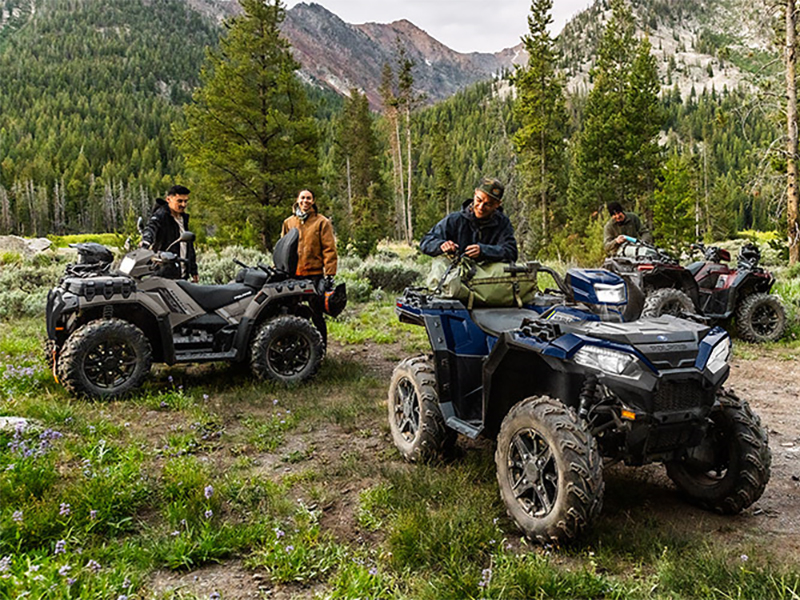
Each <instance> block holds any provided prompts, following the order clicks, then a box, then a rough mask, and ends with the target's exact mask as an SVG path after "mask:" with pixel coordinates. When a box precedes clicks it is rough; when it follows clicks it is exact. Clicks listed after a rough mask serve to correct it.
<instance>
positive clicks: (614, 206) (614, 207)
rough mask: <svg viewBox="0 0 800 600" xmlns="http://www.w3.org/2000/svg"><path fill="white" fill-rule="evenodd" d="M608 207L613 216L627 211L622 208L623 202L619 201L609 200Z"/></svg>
mask: <svg viewBox="0 0 800 600" xmlns="http://www.w3.org/2000/svg"><path fill="white" fill-rule="evenodd" d="M606 208H607V209H608V214H610V215H612V216H613V215H616V214H618V213H624V212H625V209H624V208H622V204H620V203H619V202H609V203H608V204H606Z"/></svg>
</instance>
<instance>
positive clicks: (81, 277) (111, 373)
mask: <svg viewBox="0 0 800 600" xmlns="http://www.w3.org/2000/svg"><path fill="white" fill-rule="evenodd" d="M184 236H185V238H184V237H182V238H181V240H184V241H186V240H190V239H192V238H193V234H191V233H188V232H187V233H185V234H184ZM77 249H78V252H79V262H78V263H77V264H75V265H69V266H68V267H67V270H66V273H65V275H64V277H63V278H62V279H61V281H60V283H59V285H58V286H57V287H56V288H54V289H53V290H51V291H50V293H49V294H48V298H47V336H48V349H49V352H50V363H51V366H52V368H53V374H54V375H55V376H56V379H57V380H58V381H59V382H60V383H61V384H63V385H64V387H65V388H67V389H68V390H69V391H70V392H71V393H73V394H76V395H85V396H92V397H98V398H113V397H117V396H121V395H124V394H126V393H129V392H131V391H133V390H135V389H136V388H138V387H139V386H140V385H141V384H142V382H143V381H144V379H145V377H146V376H147V373H148V372H149V370H150V365H151V363H152V362H153V361H155V362H164V363H167V364H170V365H171V364H175V363H196V362H209V361H220V360H224V361H231V362H243V361H249V364H250V368H251V370H252V372H253V374H254V375H255V376H256V377H259V378H262V379H273V380H277V381H281V382H286V383H292V382H300V381H305V380H307V379H309V378H310V377H313V376H314V374H315V373H316V372H317V370H318V369H319V366H320V363H321V361H322V358H323V356H324V353H325V318H324V315H323V312H326V313H327V314H329V315H332V316H336V315H338V314H339V313H340V312H341V311H342V310H343V309H344V306H345V304H346V290H345V288H344V284H341V285H339V286H338V287H337V288H336V290H328V289H325V288H324V283H323V282H322V281H320V282H318V283H315V282H313V281H311V280H308V279H297V278H295V277H293V275H292V274H293V273H294V272H295V270H296V266H297V230H292V232H290V233H289V234H287V235H286V236H284V237H283V238H281V240H280V241H279V242H278V244H276V246H275V251H274V254H273V255H274V258H275V266H274V267H267V266H264V265H259V266H258V267H246V266H245V268H243V269H242V270H241V271H240V272H239V274H238V275H237V278H236V281H235V282H233V283H230V284H228V285H211V286H206V285H197V284H194V283H190V282H188V281H184V280H181V279H172V278H170V277H162V276H159V275H157V274H156V273H162V272H166V273H174V272H175V266H176V264H177V262H178V261H179V260H180V259H179V258H178V257H177V256H176V255H175V254H173V253H171V252H159V253H154V252H152V251H150V250H147V249H143V248H140V249H138V250H134V251H133V252H130V253H129V254H127V255H126V256H125V257H124V259H123V260H122V262H121V264H120V267H119V270H118V271H112V270H111V269H110V264H111V253H110V252H109V251H108V249H106V248H104V247H102V246H99V245H97V244H91V245H87V244H79V245H77ZM178 266H179V265H178ZM178 272H179V271H178Z"/></svg>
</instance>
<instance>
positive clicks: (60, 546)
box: [53, 540, 67, 554]
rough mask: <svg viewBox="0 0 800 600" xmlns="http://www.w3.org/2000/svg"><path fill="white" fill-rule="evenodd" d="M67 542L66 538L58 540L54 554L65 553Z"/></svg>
mask: <svg viewBox="0 0 800 600" xmlns="http://www.w3.org/2000/svg"><path fill="white" fill-rule="evenodd" d="M66 548H67V542H66V540H58V541H57V542H56V549H55V552H53V554H64V553H65V552H66V551H67V549H66Z"/></svg>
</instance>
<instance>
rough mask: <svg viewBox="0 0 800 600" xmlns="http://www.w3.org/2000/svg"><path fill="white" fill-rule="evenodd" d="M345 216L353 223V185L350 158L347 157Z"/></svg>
mask: <svg viewBox="0 0 800 600" xmlns="http://www.w3.org/2000/svg"><path fill="white" fill-rule="evenodd" d="M347 216H348V217H349V219H350V222H351V223H352V221H353V185H352V183H351V181H350V157H349V156H348V157H347Z"/></svg>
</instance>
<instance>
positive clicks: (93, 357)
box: [83, 340, 137, 390]
mask: <svg viewBox="0 0 800 600" xmlns="http://www.w3.org/2000/svg"><path fill="white" fill-rule="evenodd" d="M136 363H137V358H136V350H135V348H134V347H133V345H132V344H130V343H129V342H127V341H124V340H119V341H111V342H101V343H99V344H97V345H96V346H94V347H93V348H92V349H91V350H89V352H88V353H87V354H86V358H85V359H84V361H83V370H84V373H85V375H86V378H87V379H88V380H89V383H91V384H92V385H94V386H96V387H98V388H101V389H104V390H110V389H114V388H118V387H120V386H121V385H124V384H125V382H127V381H128V380H129V379H130V378H131V377H133V373H134V371H135V370H136Z"/></svg>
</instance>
